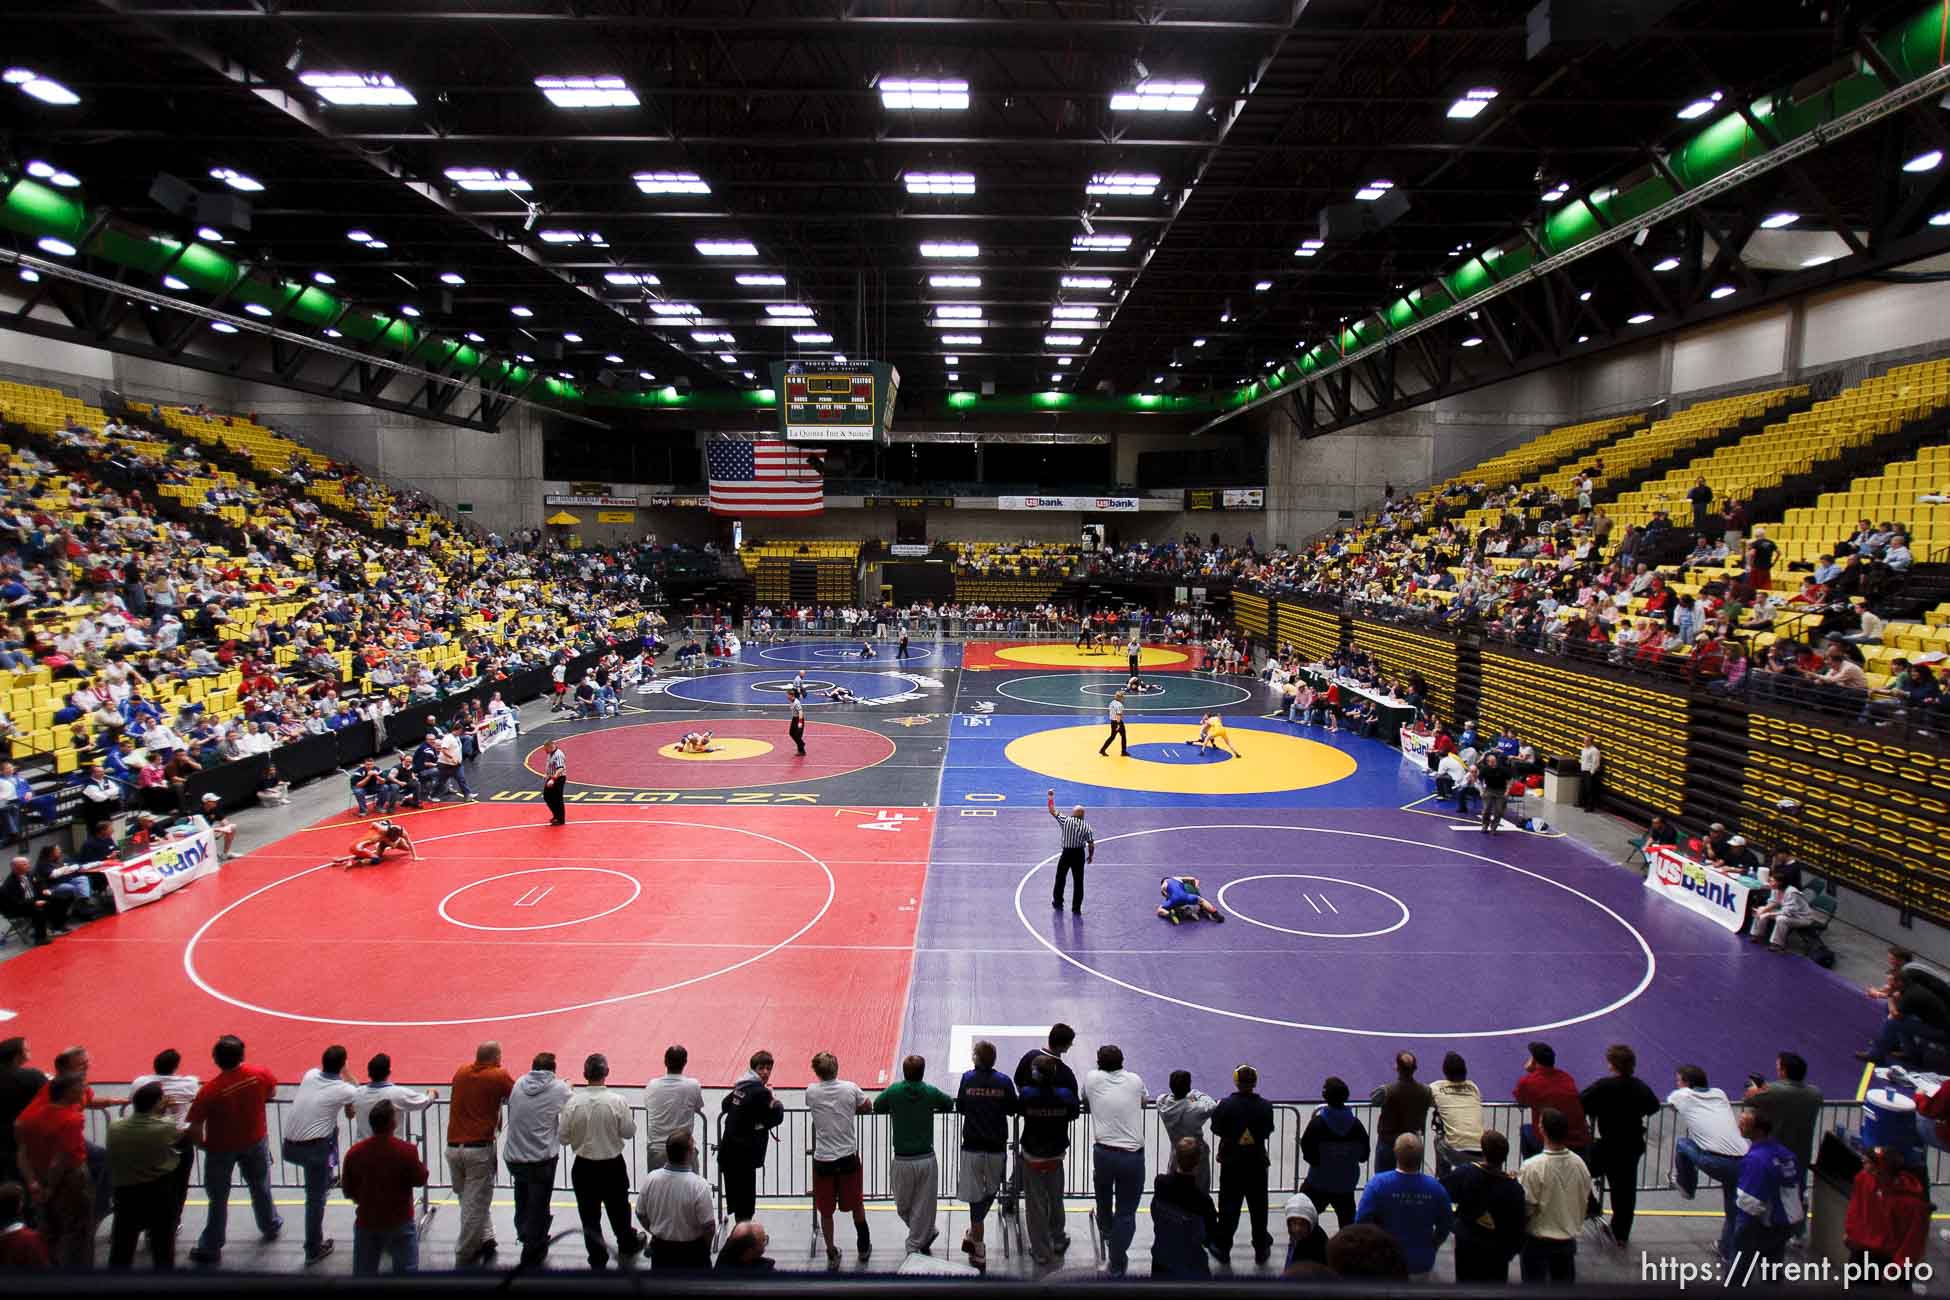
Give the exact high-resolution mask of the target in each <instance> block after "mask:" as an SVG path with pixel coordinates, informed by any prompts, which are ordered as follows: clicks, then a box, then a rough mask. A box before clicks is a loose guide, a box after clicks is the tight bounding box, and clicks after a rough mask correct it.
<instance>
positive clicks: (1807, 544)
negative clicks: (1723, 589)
mask: <svg viewBox="0 0 1950 1300" xmlns="http://www.w3.org/2000/svg"><path fill="white" fill-rule="evenodd" d="M1946 489H1950V445H1945V446H1940V447H1925V448H1924V449H1923V450H1922V452H1921V454H1919V455H1918V456H1916V457H1915V458H1914V459H1912V460H1906V461H1901V462H1899V463H1897V464H1894V465H1891V466H1890V467H1889V468H1888V469H1885V470H1884V471H1882V473H1880V474H1877V475H1874V476H1872V477H1864V478H1858V479H1856V480H1855V481H1854V482H1853V483H1851V484H1849V486H1848V487H1847V488H1846V489H1845V490H1843V491H1840V492H1824V493H1822V494H1821V498H1820V500H1818V501H1817V502H1816V503H1815V504H1814V505H1812V506H1797V507H1795V508H1794V509H1792V510H1789V511H1788V512H1787V514H1786V516H1785V517H1784V522H1782V523H1779V524H1774V525H1771V526H1769V528H1768V530H1767V535H1768V536H1769V537H1771V538H1773V539H1774V542H1775V544H1776V545H1778V546H1779V547H1780V548H1781V562H1782V563H1786V564H1795V563H1810V564H1811V563H1813V562H1814V561H1815V560H1817V559H1819V558H1820V557H1821V556H1823V555H1832V554H1833V553H1834V551H1835V545H1836V543H1838V542H1842V541H1845V540H1847V539H1848V538H1849V537H1850V536H1852V535H1853V534H1854V532H1855V528H1856V525H1857V524H1859V523H1860V522H1861V521H1862V520H1864V519H1867V520H1869V521H1870V522H1871V523H1877V524H1880V523H1884V522H1889V523H1895V524H1898V525H1904V526H1907V528H1908V530H1909V545H1910V550H1912V551H1913V552H1915V554H1916V558H1917V559H1918V560H1919V561H1921V560H1941V559H1944V558H1946V557H1950V505H1946V504H1945V503H1943V502H1940V501H1937V502H1930V501H1922V500H1919V499H1918V498H1920V497H1923V496H1941V495H1943V494H1944V493H1945V490H1946Z"/></svg>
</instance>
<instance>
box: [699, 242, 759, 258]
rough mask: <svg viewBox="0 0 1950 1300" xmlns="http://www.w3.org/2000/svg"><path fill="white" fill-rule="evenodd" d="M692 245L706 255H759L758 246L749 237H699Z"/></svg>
mask: <svg viewBox="0 0 1950 1300" xmlns="http://www.w3.org/2000/svg"><path fill="white" fill-rule="evenodd" d="M691 247H693V248H695V249H697V251H698V252H700V253H702V254H703V255H704V256H706V257H757V256H758V248H757V246H756V245H754V244H753V243H752V241H751V240H749V239H698V240H693V241H692V243H691Z"/></svg>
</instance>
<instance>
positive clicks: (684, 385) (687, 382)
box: [670, 375, 691, 393]
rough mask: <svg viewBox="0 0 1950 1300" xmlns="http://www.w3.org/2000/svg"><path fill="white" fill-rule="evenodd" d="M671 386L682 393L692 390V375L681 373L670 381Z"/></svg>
mask: <svg viewBox="0 0 1950 1300" xmlns="http://www.w3.org/2000/svg"><path fill="white" fill-rule="evenodd" d="M670 386H671V387H672V388H675V389H676V390H677V391H678V392H680V393H688V392H690V391H691V377H690V376H689V375H679V376H677V378H675V379H673V380H671V381H670Z"/></svg>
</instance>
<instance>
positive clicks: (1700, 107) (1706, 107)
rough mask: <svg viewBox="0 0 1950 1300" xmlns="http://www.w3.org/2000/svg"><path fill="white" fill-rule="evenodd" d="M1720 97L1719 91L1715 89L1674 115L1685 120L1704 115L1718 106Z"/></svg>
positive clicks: (1688, 120)
mask: <svg viewBox="0 0 1950 1300" xmlns="http://www.w3.org/2000/svg"><path fill="white" fill-rule="evenodd" d="M1720 98H1721V96H1720V92H1719V91H1717V90H1716V91H1714V92H1713V93H1712V94H1710V95H1706V96H1703V97H1702V98H1699V99H1696V100H1694V101H1693V102H1692V103H1690V104H1688V105H1686V107H1684V108H1682V109H1680V110H1679V112H1678V113H1677V114H1675V116H1677V117H1678V118H1680V119H1681V120H1682V121H1686V122H1690V121H1692V120H1693V119H1694V118H1697V117H1705V116H1706V115H1707V114H1708V113H1711V112H1712V111H1713V110H1714V109H1715V108H1717V107H1718V106H1719V103H1720Z"/></svg>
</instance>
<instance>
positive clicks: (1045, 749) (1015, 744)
mask: <svg viewBox="0 0 1950 1300" xmlns="http://www.w3.org/2000/svg"><path fill="white" fill-rule="evenodd" d="M1125 730H1126V731H1128V732H1129V733H1130V741H1131V743H1132V744H1133V745H1147V744H1149V745H1159V744H1164V745H1183V746H1184V747H1185V749H1186V750H1187V752H1188V753H1189V752H1191V751H1192V748H1193V745H1194V744H1195V742H1196V741H1197V739H1198V724H1197V723H1195V722H1179V723H1164V722H1129V723H1126V724H1125ZM1106 734H1107V732H1106V728H1105V726H1104V724H1103V723H1096V724H1094V725H1090V726H1079V727H1053V728H1051V729H1050V730H1048V731H1036V732H1031V733H1030V734H1029V735H1027V736H1022V737H1019V738H1018V739H1016V740H1012V741H1010V742H1009V745H1008V748H1006V749H1005V750H1003V751H1002V752H1003V753H1004V755H1006V756H1007V757H1008V759H1009V761H1010V762H1011V763H1014V764H1015V765H1016V766H1017V767H1021V768H1027V769H1028V770H1029V771H1031V772H1037V773H1040V774H1041V775H1043V776H1048V777H1055V778H1056V779H1057V780H1059V781H1087V782H1089V783H1090V784H1091V785H1102V786H1108V787H1110V788H1111V789H1113V790H1149V791H1153V792H1155V793H1157V794H1276V793H1278V792H1279V791H1281V790H1308V789H1311V788H1313V787H1314V786H1318V785H1331V784H1333V783H1334V782H1336V781H1339V780H1341V779H1343V778H1344V777H1349V776H1353V775H1354V770H1355V767H1356V766H1357V764H1356V763H1355V761H1354V759H1353V758H1352V757H1350V756H1349V755H1347V754H1344V753H1342V752H1341V751H1340V750H1338V749H1335V748H1334V747H1333V746H1331V745H1323V744H1320V743H1318V742H1317V741H1312V740H1302V739H1301V738H1300V737H1298V736H1288V735H1283V734H1282V733H1280V732H1277V731H1259V730H1257V729H1255V728H1252V727H1244V726H1242V727H1240V728H1239V730H1237V731H1235V732H1232V733H1231V736H1232V737H1234V738H1236V739H1237V740H1238V742H1239V748H1240V749H1241V750H1242V751H1243V752H1244V757H1242V758H1226V759H1220V758H1216V757H1213V758H1203V759H1201V758H1188V759H1187V760H1186V761H1185V762H1183V763H1158V762H1153V761H1152V760H1150V759H1144V758H1137V757H1129V758H1126V757H1123V756H1122V755H1120V754H1118V753H1117V751H1116V750H1115V749H1112V751H1111V752H1110V753H1109V754H1102V755H1100V754H1098V752H1097V747H1098V746H1099V745H1101V744H1103V743H1104V736H1105V735H1106Z"/></svg>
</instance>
